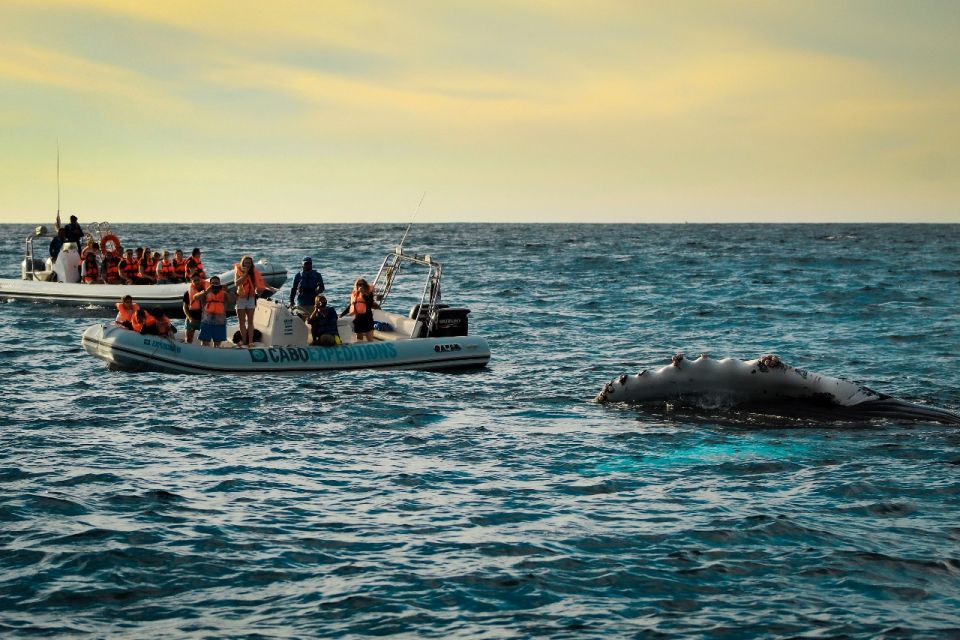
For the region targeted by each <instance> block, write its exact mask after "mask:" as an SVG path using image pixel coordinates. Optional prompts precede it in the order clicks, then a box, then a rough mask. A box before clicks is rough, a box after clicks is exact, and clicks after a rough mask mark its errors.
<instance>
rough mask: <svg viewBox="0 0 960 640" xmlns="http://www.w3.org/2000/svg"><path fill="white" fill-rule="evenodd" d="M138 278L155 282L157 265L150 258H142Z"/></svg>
mask: <svg viewBox="0 0 960 640" xmlns="http://www.w3.org/2000/svg"><path fill="white" fill-rule="evenodd" d="M139 273H140V276H141V277H143V278H147V279H148V280H153V281H156V279H157V265H156V264H155V263H154V262H153V260H152V259H150V258H144V259H143V260H141V261H140V272H139Z"/></svg>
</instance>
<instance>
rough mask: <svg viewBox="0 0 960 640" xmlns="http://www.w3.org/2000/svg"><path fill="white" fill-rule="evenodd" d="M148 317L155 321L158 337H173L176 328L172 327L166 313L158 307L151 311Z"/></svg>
mask: <svg viewBox="0 0 960 640" xmlns="http://www.w3.org/2000/svg"><path fill="white" fill-rule="evenodd" d="M150 315H152V316H153V319H154V320H156V321H157V335H158V336H169V337H173V335H174V334H175V333H176V332H177V328H176V327H175V326H173V322H172V321H171V320H170V316H168V315H167V313H166V312H165V311H164V310H163V309H161V308H160V307H154V308H153V309H151V310H150Z"/></svg>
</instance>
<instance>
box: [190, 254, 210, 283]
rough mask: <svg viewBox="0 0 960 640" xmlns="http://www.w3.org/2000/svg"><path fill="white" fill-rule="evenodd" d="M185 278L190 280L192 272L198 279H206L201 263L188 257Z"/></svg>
mask: <svg viewBox="0 0 960 640" xmlns="http://www.w3.org/2000/svg"><path fill="white" fill-rule="evenodd" d="M186 268H187V277H188V278H190V277H192V276H193V274H194V272H197V273H199V274H200V278H201V279H203V280H206V279H207V273H206V272H205V271H204V270H203V263H202V262H200V261H199V260H197V259H196V258H194V257H193V256H190V257H189V258H187V267H186Z"/></svg>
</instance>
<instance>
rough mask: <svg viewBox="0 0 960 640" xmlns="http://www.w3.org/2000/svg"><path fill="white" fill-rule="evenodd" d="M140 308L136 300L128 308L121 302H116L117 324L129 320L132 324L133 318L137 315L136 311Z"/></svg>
mask: <svg viewBox="0 0 960 640" xmlns="http://www.w3.org/2000/svg"><path fill="white" fill-rule="evenodd" d="M139 310H140V305H138V304H137V303H136V302H134V303H133V306H132V307H131V308H130V309H129V310H128V309H127V308H126V307H125V306H123V303H122V302H118V303H117V324H122V323H124V322H129V323H131V324H133V319H134V318H135V317H136V315H137V311H139Z"/></svg>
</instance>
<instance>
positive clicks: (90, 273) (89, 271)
mask: <svg viewBox="0 0 960 640" xmlns="http://www.w3.org/2000/svg"><path fill="white" fill-rule="evenodd" d="M82 264H83V281H84V282H86V283H87V284H93V283H94V282H96V281H97V280H99V279H100V267H98V266H97V261H96V260H94V261H93V262H87V261H86V260H84V261H83V263H82Z"/></svg>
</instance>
